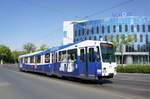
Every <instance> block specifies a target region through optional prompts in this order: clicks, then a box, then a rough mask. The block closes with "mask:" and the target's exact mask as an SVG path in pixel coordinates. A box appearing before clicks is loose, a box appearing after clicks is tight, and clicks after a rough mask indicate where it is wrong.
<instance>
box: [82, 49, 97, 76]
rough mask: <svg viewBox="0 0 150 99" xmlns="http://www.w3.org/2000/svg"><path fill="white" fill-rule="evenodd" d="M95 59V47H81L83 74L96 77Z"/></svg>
mask: <svg viewBox="0 0 150 99" xmlns="http://www.w3.org/2000/svg"><path fill="white" fill-rule="evenodd" d="M94 61H95V59H94V48H93V47H85V48H81V49H80V65H81V66H80V67H81V74H82V75H83V76H84V77H86V78H89V77H90V78H93V77H95V66H94V65H95V64H94V63H95V62H94Z"/></svg>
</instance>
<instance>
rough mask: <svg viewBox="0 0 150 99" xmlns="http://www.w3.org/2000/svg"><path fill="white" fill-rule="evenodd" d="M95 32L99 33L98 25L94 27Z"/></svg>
mask: <svg viewBox="0 0 150 99" xmlns="http://www.w3.org/2000/svg"><path fill="white" fill-rule="evenodd" d="M96 32H97V34H98V33H99V27H98V26H97V27H96Z"/></svg>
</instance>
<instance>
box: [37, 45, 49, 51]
mask: <svg viewBox="0 0 150 99" xmlns="http://www.w3.org/2000/svg"><path fill="white" fill-rule="evenodd" d="M48 48H49V47H48V46H47V45H46V44H42V45H41V46H40V48H39V49H38V50H47V49H48Z"/></svg>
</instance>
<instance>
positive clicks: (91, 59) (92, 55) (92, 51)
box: [89, 48, 95, 62]
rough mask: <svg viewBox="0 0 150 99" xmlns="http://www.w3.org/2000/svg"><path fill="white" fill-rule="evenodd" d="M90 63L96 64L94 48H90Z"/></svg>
mask: <svg viewBox="0 0 150 99" xmlns="http://www.w3.org/2000/svg"><path fill="white" fill-rule="evenodd" d="M89 61H90V62H94V61H95V57H94V48H89Z"/></svg>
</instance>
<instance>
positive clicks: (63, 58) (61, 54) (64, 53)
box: [59, 51, 67, 62]
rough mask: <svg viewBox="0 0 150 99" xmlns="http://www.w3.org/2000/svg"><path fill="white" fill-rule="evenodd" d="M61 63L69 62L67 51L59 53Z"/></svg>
mask: <svg viewBox="0 0 150 99" xmlns="http://www.w3.org/2000/svg"><path fill="white" fill-rule="evenodd" d="M59 61H63V62H66V61H67V55H66V51H60V52H59Z"/></svg>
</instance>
